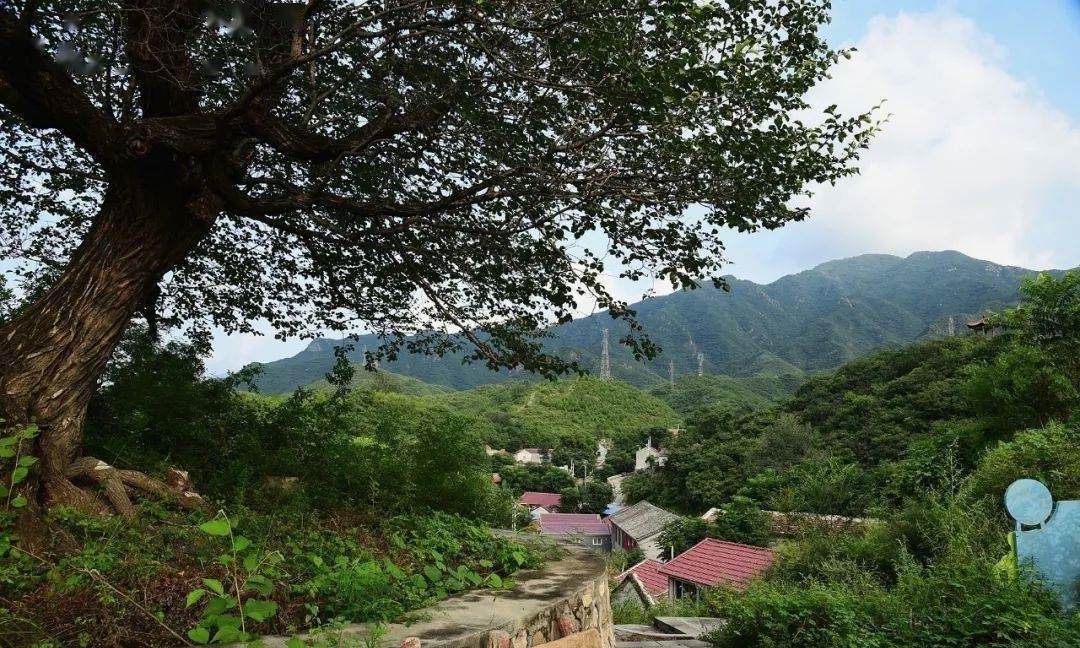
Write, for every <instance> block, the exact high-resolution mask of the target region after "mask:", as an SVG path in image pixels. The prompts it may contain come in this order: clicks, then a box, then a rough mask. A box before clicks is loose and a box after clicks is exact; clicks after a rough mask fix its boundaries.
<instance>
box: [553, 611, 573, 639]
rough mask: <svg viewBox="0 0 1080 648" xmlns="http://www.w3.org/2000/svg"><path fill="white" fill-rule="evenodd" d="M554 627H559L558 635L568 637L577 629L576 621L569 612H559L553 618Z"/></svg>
mask: <svg viewBox="0 0 1080 648" xmlns="http://www.w3.org/2000/svg"><path fill="white" fill-rule="evenodd" d="M555 627H557V628H558V629H559V636H560V637H569V636H570V635H572V634H575V633H576V632H577V631H578V629H579V628H578V622H577V619H575V618H574V617H573V616H571V615H569V614H561V615H559V618H557V619H555Z"/></svg>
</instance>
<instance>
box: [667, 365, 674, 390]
mask: <svg viewBox="0 0 1080 648" xmlns="http://www.w3.org/2000/svg"><path fill="white" fill-rule="evenodd" d="M667 374H668V382H669V383H671V391H672V392H674V391H675V361H674V360H668V364H667Z"/></svg>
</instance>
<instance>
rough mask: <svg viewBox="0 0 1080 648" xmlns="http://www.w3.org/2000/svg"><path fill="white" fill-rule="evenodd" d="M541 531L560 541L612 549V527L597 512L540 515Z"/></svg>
mask: <svg viewBox="0 0 1080 648" xmlns="http://www.w3.org/2000/svg"><path fill="white" fill-rule="evenodd" d="M540 533H541V534H542V535H546V536H554V537H555V538H556V539H557V540H559V541H560V542H571V543H574V544H580V545H582V546H585V547H589V548H590V549H599V550H601V551H603V552H605V553H607V552H610V551H611V528H610V527H609V526H608V524H607V522H605V521H604V520H601V519H600V515H599V514H597V513H547V514H544V515H541V516H540Z"/></svg>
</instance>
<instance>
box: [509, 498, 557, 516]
mask: <svg viewBox="0 0 1080 648" xmlns="http://www.w3.org/2000/svg"><path fill="white" fill-rule="evenodd" d="M561 501H562V495H559V494H558V493H538V492H535V491H525V492H524V493H522V494H521V498H519V499H518V504H520V505H522V506H525V507H527V508H528V509H529V513H531V514H532V516H533V519H537V518H538V516H540V515H546V514H548V513H555V512H556V511H558V510H559V502H561Z"/></svg>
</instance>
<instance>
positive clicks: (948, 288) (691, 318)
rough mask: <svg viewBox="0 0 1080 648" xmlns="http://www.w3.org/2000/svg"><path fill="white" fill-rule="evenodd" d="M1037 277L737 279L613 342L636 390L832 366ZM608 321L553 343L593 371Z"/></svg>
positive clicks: (819, 274)
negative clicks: (639, 334)
mask: <svg viewBox="0 0 1080 648" xmlns="http://www.w3.org/2000/svg"><path fill="white" fill-rule="evenodd" d="M1033 274H1035V271H1033V270H1027V269H1024V268H1017V267H1013V266H1001V265H997V264H994V263H990V262H988V261H980V260H978V259H973V258H971V257H968V256H965V255H963V254H961V253H959V252H954V251H944V252H916V253H914V254H912V255H911V256H908V257H906V258H901V257H896V256H891V255H884V254H868V255H863V256H858V257H853V258H850V259H840V260H837V261H830V262H827V263H823V264H821V265H819V266H817V267H815V268H813V269H811V270H806V271H804V272H800V273H797V274H793V275H788V276H786V277H782V278H780V279H778V280H777V281H774V282H773V283H771V284H768V285H759V284H755V283H753V282H751V281H744V280H739V279H731V291H730V292H723V291H720V290H716V289H714V288H712V287H702V288H700V289H698V290H694V291H683V292H678V293H674V294H672V295H667V296H664V297H656V298H653V299H649V300H646V301H643V302H639V303H638V304H635V305H634V308H635V309H636V310H637V314H638V319H639V320H640V321H641V323H642V324H644V326H645V329H646V331H647V332H648V334H649V335H650V337H651V338H652V339H653V340H654V341H655V342H657V343H658V344H659V345H660V346H661V347H663V349H664V351H663V353H662V354H661V355H660V357H658V358H656V359H654V360H653V361H651V362H647V363H640V362H636V361H635V360H634V359H633V357H632V356H631V354H630V353H629V351H628V350H626V349H625V348H623V347H621V346H619V345H617V344H613V345H612V349H611V361H612V374H613V375H614V376H615V377H617V378H620V379H622V380H625V381H626V382H629V383H631V384H634V385H637V386H650V387H651V386H656V385H659V384H661V383H663V382H665V381H666V380H667V377H668V363H669V362H674V365H675V372H676V374H677V375H687V374H692V373H696V371H697V367H698V354H699V353H701V354H703V356H704V358H703V369H704V371H705V372H706V373H709V374H725V375H730V376H751V375H755V374H759V373H761V372H762V371H766V372H773V373H776V374H779V375H786V374H798V373H801V372H803V371H820V370H824V369H830V368H833V367H837V366H839V365H841V364H843V363H844V362H847V361H849V360H851V359H853V358H856V357H859V356H861V355H865V354H866V353H869V352H871V351H873V350H875V349H880V348H890V347H897V346H902V345H905V344H907V343H910V342H912V341H914V340H919V339H931V338H935V337H942V336H944V335H946V334H947V328H948V321H949V318H950V317H952V318H953V320H954V324H955V328H956V329H957V332H958V333H962V332H964V330H963V324H964V320H965V319H967V318H971V317H974V316H977V315H978V314H980V313H982V312H984V311H986V310H996V309H1000V308H1002V307H1003V306H1007V305H1009V304H1012V303H1015V302H1016V301H1017V299H1018V298H1019V292H1018V288H1019V285H1020V279H1021V277H1023V276H1025V275H1033ZM604 328H609V329H610V330H611V339H612V340H613V341H614V340H617V339H618V338H619V337H620V336H622V335H624V334H625V333H626V327H625V325H623V324H622V323H620V322H614V321H612V320H611V318H610V317H608V316H607V314H606V313H600V314H596V315H592V316H589V317H585V318H581V319H578V320H575V321H573V322H569V323H567V324H564V325H562V326H559V327H557V328H556V329H555V333H556V335H557V337H556V338H555V339H553V340H550V341H549V342H548V343H547V347H548V349H549V350H551V351H554V352H557V353H559V354H561V355H564V356H568V357H574V358H576V359H578V361H579V362H580V363H581V365H582V366H584V367H585V368H587V369H590V370H592V371H597V370H598V369H599V366H600V358H599V356H600V340H601V337H602V335H603V329H604ZM335 344H338V342H336V341H333V340H326V339H321V340H315V341H314V342H312V343H311V345H310V346H309V347H308V348H307V349H305V350H304V351H302V352H301V353H299V354H297V355H296V356H293V357H292V358H285V359H282V360H277V361H275V362H270V363H266V364H265V365H263V375H262V376H261V377H260V379H259V380H258V382H257V384H258V385H259V387H260V389H261V390H262V391H263V392H265V393H281V392H286V391H290V390H292V389H294V388H296V387H297V386H300V385H305V384H308V383H311V382H313V381H316V380H319V379H321V378H322V377H323V375H324V374H325V373H326V372H327V371H329V369H330V368H331V366H332V365H333V347H334V345H335ZM377 345H378V340H377V339H376V338H375V337H374V336H370V335H369V336H363V337H361V338H360V339H359V340H358V341H357V342H355V343H354V348H355V351H354V352H353V356H354V358H355V359H357V360H359V359H360V357H361V355H362V352H363V348H364V347H365V346H367V347H369V348H374V347H376V346H377ZM384 366H385V368H386V369H387V370H389V371H393V372H395V373H398V374H401V375H405V376H411V377H413V378H417V379H419V380H422V381H424V382H427V383H432V384H438V385H443V386H446V387H451V388H453V389H466V388H469V387H473V386H476V385H481V384H487V383H495V382H502V381H505V380H510V379H522V378H528V377H529V375H528V374H523V373H521V372H512V371H502V372H490V371H488V370H487V369H485V368H484V367H483V366H480V365H463V364H462V363H461V359H460V357H453V356H448V357H445V358H441V359H440V358H431V357H425V356H415V355H408V354H403V355H402V357H401V358H400V359H399V360H397V361H395V362H392V363H385V365H384Z"/></svg>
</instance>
